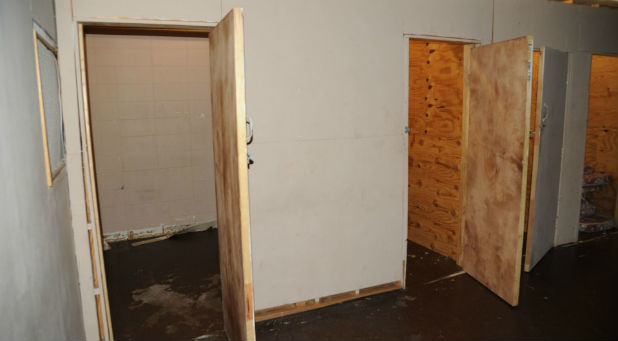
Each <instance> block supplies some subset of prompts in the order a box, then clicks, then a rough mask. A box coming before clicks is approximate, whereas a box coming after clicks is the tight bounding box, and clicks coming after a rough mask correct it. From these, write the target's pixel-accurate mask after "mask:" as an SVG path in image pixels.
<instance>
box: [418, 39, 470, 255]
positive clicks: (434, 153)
mask: <svg viewBox="0 0 618 341" xmlns="http://www.w3.org/2000/svg"><path fill="white" fill-rule="evenodd" d="M409 47H410V65H409V66H410V69H409V71H410V74H409V77H410V82H409V87H410V92H409V101H408V103H409V107H408V117H409V126H410V135H409V141H408V142H409V148H408V152H409V153H408V165H409V168H408V173H409V174H408V239H410V240H411V241H414V242H416V243H418V244H421V245H423V246H425V247H427V248H430V249H432V250H434V251H437V252H439V253H441V254H443V255H445V256H448V257H451V258H454V259H456V258H457V257H458V255H459V250H460V247H459V213H460V202H459V196H460V193H459V185H460V183H461V174H460V169H461V130H462V125H461V123H462V122H461V113H462V104H463V45H461V44H457V43H448V42H437V41H423V40H410V46H409Z"/></svg>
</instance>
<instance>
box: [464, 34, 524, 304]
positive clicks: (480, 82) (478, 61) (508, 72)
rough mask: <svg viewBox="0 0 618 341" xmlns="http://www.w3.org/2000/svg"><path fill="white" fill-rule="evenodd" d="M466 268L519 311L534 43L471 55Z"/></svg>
mask: <svg viewBox="0 0 618 341" xmlns="http://www.w3.org/2000/svg"><path fill="white" fill-rule="evenodd" d="M469 63H470V64H469V74H468V75H467V83H466V86H467V87H468V89H467V91H466V95H467V96H468V97H469V98H468V101H469V104H468V106H469V107H468V112H467V120H468V122H467V124H466V125H467V129H466V130H464V135H467V136H466V138H467V141H466V143H467V146H466V148H467V150H466V153H465V160H466V166H465V167H466V171H465V179H464V181H465V183H466V185H465V192H464V195H465V215H464V217H463V219H464V223H463V231H462V233H463V255H462V259H461V265H462V267H463V269H464V270H465V271H466V272H467V273H469V274H470V275H471V276H472V277H474V278H475V279H477V280H478V281H479V282H481V283H483V284H484V285H485V286H487V287H488V288H489V289H490V290H492V291H493V292H494V293H496V294H497V295H498V296H500V297H501V298H502V299H504V300H505V301H507V302H508V303H509V304H511V305H513V306H516V305H517V304H518V300H519V280H520V273H521V256H522V244H523V227H524V219H525V203H526V198H525V194H526V180H527V167H528V131H529V129H530V102H531V91H532V89H531V78H532V75H531V74H532V38H531V37H522V38H518V39H513V40H509V41H505V42H500V43H495V44H489V45H485V46H481V47H475V48H472V49H471V50H470V58H469Z"/></svg>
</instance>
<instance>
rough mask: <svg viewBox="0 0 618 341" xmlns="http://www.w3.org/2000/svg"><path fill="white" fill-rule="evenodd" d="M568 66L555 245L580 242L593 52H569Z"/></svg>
mask: <svg viewBox="0 0 618 341" xmlns="http://www.w3.org/2000/svg"><path fill="white" fill-rule="evenodd" d="M568 68H569V70H568V76H567V95H566V104H565V106H566V108H565V113H564V132H563V133H562V141H563V144H562V167H561V168H560V187H559V192H558V214H557V218H556V236H555V238H554V245H560V244H565V243H571V242H575V241H577V234H578V227H579V208H580V200H581V191H582V176H583V174H584V167H583V165H584V157H585V149H586V125H587V120H588V100H587V99H588V89H589V81H590V54H589V53H586V52H573V53H569V67H568ZM582 97H583V98H582Z"/></svg>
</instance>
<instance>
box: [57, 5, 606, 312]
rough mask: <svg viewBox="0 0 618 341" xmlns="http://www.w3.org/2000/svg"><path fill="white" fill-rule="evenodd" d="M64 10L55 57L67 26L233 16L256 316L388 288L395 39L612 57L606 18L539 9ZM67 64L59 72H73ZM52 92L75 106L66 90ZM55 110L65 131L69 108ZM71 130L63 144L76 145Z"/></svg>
mask: <svg viewBox="0 0 618 341" xmlns="http://www.w3.org/2000/svg"><path fill="white" fill-rule="evenodd" d="M68 1H69V0H57V3H60V5H58V6H57V8H62V9H63V11H64V12H63V13H60V12H58V15H59V16H63V17H62V20H59V39H60V42H61V43H63V42H64V43H65V44H66V45H65V48H68V49H71V48H73V49H74V48H75V46H76V45H75V41H74V36H75V33H74V32H75V22H76V19H75V18H77V20H86V21H115V22H141V23H156V22H159V23H176V24H179V23H184V24H196V25H211V24H212V23H213V22H216V21H218V20H219V19H220V18H221V14H224V13H226V12H227V11H228V10H229V9H230V8H232V7H243V8H244V17H245V44H246V45H245V58H246V82H247V84H246V91H247V94H246V97H247V114H248V116H250V117H252V118H253V119H254V123H255V140H254V143H253V144H252V145H251V146H250V147H249V151H250V153H251V154H252V156H253V157H254V159H255V164H254V165H253V166H252V168H251V170H250V172H249V185H250V202H251V224H252V248H253V269H254V285H255V287H254V288H255V295H254V296H255V307H256V309H261V308H266V307H270V306H274V305H278V304H284V303H291V302H295V301H299V300H304V299H309V298H314V297H318V296H324V295H329V294H334V293H338V292H341V291H347V290H354V289H358V288H360V287H363V286H370V285H375V284H380V283H384V282H388V281H394V280H399V279H401V276H402V268H401V266H402V263H401V262H402V261H403V260H404V259H405V244H404V240H405V234H406V232H405V225H406V205H407V202H406V200H407V199H406V198H407V196H406V191H407V189H406V184H407V179H406V176H407V175H406V170H407V158H406V157H407V150H406V148H407V147H406V139H405V136H404V135H403V127H404V126H405V125H406V124H407V70H408V69H407V63H408V56H407V53H408V52H407V47H408V45H407V40H406V38H404V34H414V35H429V36H430V35H441V36H449V37H457V38H466V39H476V40H479V41H481V42H483V43H488V42H491V41H492V37H493V40H494V41H498V40H502V39H508V38H511V37H515V36H521V35H533V36H537V37H538V38H537V42H541V43H545V44H547V45H549V46H552V47H555V48H558V49H563V50H568V51H569V52H573V51H578V50H580V49H583V50H589V51H590V52H599V51H604V52H608V51H613V52H614V53H615V52H618V51H616V50H618V49H617V48H616V46H615V43H613V41H616V40H618V39H617V35H618V32H617V31H618V30H613V31H612V28H613V27H614V25H615V22H616V13H617V12H616V11H612V10H608V9H590V8H587V9H583V8H581V7H580V6H574V5H564V4H551V5H548V4H547V3H546V2H545V1H543V0H534V1H532V0H530V1H529V0H525V1H523V2H521V3H520V1H517V0H504V1H503V0H496V1H492V0H474V1H456V0H449V1H446V0H443V1H430V0H416V1H404V0H397V1H395V0H393V1H389V2H383V1H374V0H363V1H352V0H347V1H335V2H334V1H311V2H307V1H278V0H268V1H260V2H255V1H240V0H238V1H236V0H221V1H215V0H209V1H187V2H186V3H184V5H178V3H177V2H176V1H171V0H167V1H165V0H158V1H156V2H155V3H154V5H151V3H152V2H150V1H147V0H135V1H132V2H131V3H130V4H126V3H125V2H124V1H120V0H113V1H101V2H97V1H95V0H73V10H74V14H75V18H72V17H71V11H70V6H69V5H68ZM547 6H551V7H547ZM547 8H549V9H547ZM494 12H495V13H496V17H495V18H492V13H494ZM537 12H540V13H544V15H545V16H541V15H536V13H537ZM509 16H514V17H515V19H513V18H511V17H509ZM127 17H139V18H132V19H131V18H127ZM530 17H531V18H533V19H529V18H530ZM562 17H564V18H566V19H561V18H562ZM492 19H493V20H492ZM174 20H177V21H174ZM530 20H532V21H533V22H532V23H531V22H530ZM565 25H566V26H565ZM569 25H571V26H572V25H575V26H576V27H578V30H574V29H572V28H569V27H568V26H569ZM558 26H559V27H558ZM492 27H493V28H492ZM557 27H558V28H557ZM606 31H607V33H603V38H600V39H599V38H598V37H593V35H596V34H598V32H606ZM570 33H572V34H575V36H576V37H577V38H576V39H575V38H573V36H568V35H569V34H570ZM605 35H607V36H605ZM70 53H71V52H68V54H67V57H66V59H65V60H64V61H63V62H64V63H66V65H68V66H71V65H73V67H74V64H71V63H74V60H72V59H71V58H73V56H72V55H70ZM580 66H581V65H580ZM66 72H67V75H68V76H71V75H70V73H71V72H72V71H71V70H68V71H66ZM73 78H74V77H73ZM570 86H572V85H570ZM65 90H67V91H68V92H70V93H71V94H72V96H76V95H77V91H76V90H75V86H74V85H71V86H67V88H66V89H65ZM575 94H578V95H577V96H578V100H581V101H587V97H585V98H584V97H582V96H583V94H582V93H580V92H578V91H575ZM66 105H69V106H72V108H70V109H66V108H65V110H70V111H71V113H72V115H75V120H76V119H77V112H78V111H77V106H76V105H75V103H74V101H73V102H71V103H66ZM575 115H581V112H579V111H578V112H577V113H575ZM73 124H74V126H72V127H70V128H69V129H71V133H70V134H69V135H70V136H69V138H70V139H71V140H72V141H73V143H74V146H77V145H76V144H75V143H77V141H78V137H76V136H75V134H78V133H79V129H78V128H77V127H78V125H77V122H73ZM72 151H73V153H76V152H77V150H76V149H72ZM73 167H75V168H74V169H76V172H77V171H79V170H78V168H77V166H73ZM69 174H70V175H71V172H69ZM71 181H72V182H71V186H73V184H74V183H73V180H71ZM564 181H566V180H562V182H564ZM75 185H76V186H83V185H80V184H79V183H78V182H77V181H75ZM78 188H79V187H78ZM71 191H72V192H71V193H72V195H73V193H75V195H76V196H79V195H80V194H79V193H78V192H79V191H77V190H76V191H75V192H73V189H71ZM82 193H83V189H82ZM82 195H83V194H82ZM72 197H73V196H72ZM76 209H77V210H80V208H76ZM81 210H83V209H81ZM80 269H81V268H80ZM85 271H88V270H85Z"/></svg>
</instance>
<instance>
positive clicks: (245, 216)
mask: <svg viewBox="0 0 618 341" xmlns="http://www.w3.org/2000/svg"><path fill="white" fill-rule="evenodd" d="M208 38H209V41H210V75H211V76H210V77H211V89H212V90H211V100H212V125H213V133H214V134H213V135H214V154H215V186H216V194H217V224H218V227H219V263H220V271H221V295H222V300H223V320H224V326H225V331H226V333H227V336H228V339H230V340H255V321H254V310H253V280H252V269H251V239H250V231H249V189H248V179H247V145H246V126H245V124H246V121H245V60H244V48H243V18H242V10H241V9H238V8H234V9H232V10H231V11H230V12H229V13H228V14H227V15H226V16H225V17H224V18H223V20H221V22H219V24H218V25H217V26H216V27H215V29H214V30H213V31H212V32H211V33H210V34H209V37H208Z"/></svg>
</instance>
